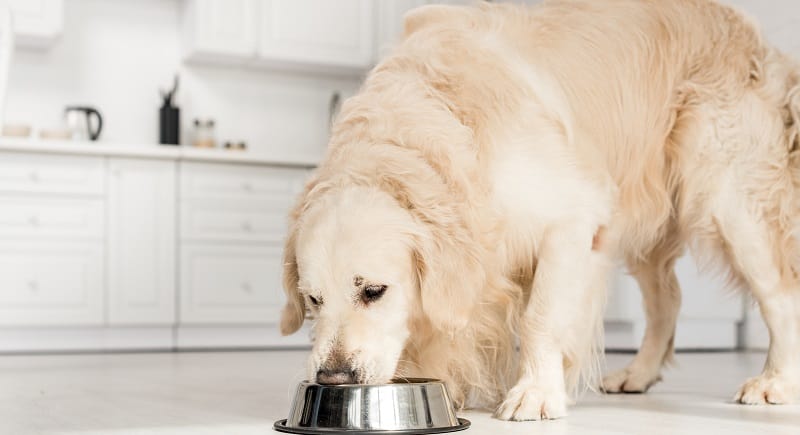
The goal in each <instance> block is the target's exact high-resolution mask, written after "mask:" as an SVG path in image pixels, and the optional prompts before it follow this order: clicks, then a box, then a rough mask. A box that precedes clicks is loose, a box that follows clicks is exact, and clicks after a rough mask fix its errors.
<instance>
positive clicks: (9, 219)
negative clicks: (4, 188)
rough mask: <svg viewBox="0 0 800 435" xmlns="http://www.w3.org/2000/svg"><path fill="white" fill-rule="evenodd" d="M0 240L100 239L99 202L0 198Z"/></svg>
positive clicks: (101, 232) (101, 228) (101, 211)
mask: <svg viewBox="0 0 800 435" xmlns="http://www.w3.org/2000/svg"><path fill="white" fill-rule="evenodd" d="M0 210H3V212H2V213H0V237H32V236H33V237H36V236H48V237H81V238H97V239H99V238H101V237H102V236H103V228H104V219H103V201H102V200H95V199H55V198H16V197H0Z"/></svg>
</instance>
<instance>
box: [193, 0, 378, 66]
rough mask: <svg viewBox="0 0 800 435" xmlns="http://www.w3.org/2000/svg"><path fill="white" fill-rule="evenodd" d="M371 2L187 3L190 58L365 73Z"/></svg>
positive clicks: (247, 0) (368, 59) (371, 35)
mask: <svg viewBox="0 0 800 435" xmlns="http://www.w3.org/2000/svg"><path fill="white" fill-rule="evenodd" d="M374 4H375V2H372V1H370V0H339V1H335V2H333V1H323V0H293V1H279V0H275V1H273V0H261V1H259V0H189V1H187V2H186V9H185V11H184V32H185V38H186V41H185V47H186V56H187V58H188V59H191V60H199V61H239V62H245V63H250V64H253V65H258V64H265V65H269V66H274V67H279V68H290V69H315V70H349V71H361V70H364V69H366V68H368V67H369V66H370V65H371V63H372V60H373V57H372V55H373V52H374V50H373V40H374V29H373V23H374Z"/></svg>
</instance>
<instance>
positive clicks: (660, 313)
mask: <svg viewBox="0 0 800 435" xmlns="http://www.w3.org/2000/svg"><path fill="white" fill-rule="evenodd" d="M666 234H668V235H667V238H666V239H663V240H662V241H661V243H659V244H658V245H657V246H656V247H655V249H653V250H652V251H650V253H649V254H648V255H647V256H646V257H645V259H644V260H640V261H636V262H629V265H628V267H629V268H630V270H631V271H632V273H633V274H634V275H635V276H636V280H637V281H638V282H639V287H640V288H641V291H642V299H643V302H644V309H645V314H646V318H647V326H646V329H645V333H644V339H643V340H642V346H641V347H640V348H639V352H637V353H636V357H635V358H634V359H633V361H632V362H631V363H630V364H629V365H628V366H627V367H626V368H624V369H622V370H619V371H616V372H613V373H611V374H609V375H607V376H606V377H604V378H603V383H602V386H601V389H602V390H603V391H604V392H606V393H643V392H645V391H647V389H648V388H650V386H652V385H653V384H655V383H656V382H658V381H659V380H661V375H660V372H661V367H662V366H663V365H664V363H665V362H666V361H668V360H669V359H670V358H671V357H672V352H673V349H674V347H673V344H674V343H673V341H674V338H675V324H676V322H677V320H678V310H679V308H680V304H681V289H680V286H679V285H678V279H677V277H676V276H675V271H674V266H675V260H676V258H677V257H678V256H679V255H680V254H681V252H682V243H681V241H680V239H679V238H678V237H674V235H675V234H676V232H675V231H674V230H673V229H670V231H667V232H666Z"/></svg>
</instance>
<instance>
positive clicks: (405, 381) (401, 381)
mask: <svg viewBox="0 0 800 435" xmlns="http://www.w3.org/2000/svg"><path fill="white" fill-rule="evenodd" d="M425 384H442V385H445V386H446V384H445V382H444V381H443V380H441V379H434V378H392V379H391V380H390V381H389V382H386V383H380V384H320V383H317V382H314V381H309V380H303V381H301V382H300V385H313V386H317V387H325V388H358V387H385V386H394V385H397V386H404V385H425Z"/></svg>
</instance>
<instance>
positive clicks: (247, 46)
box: [184, 0, 260, 60]
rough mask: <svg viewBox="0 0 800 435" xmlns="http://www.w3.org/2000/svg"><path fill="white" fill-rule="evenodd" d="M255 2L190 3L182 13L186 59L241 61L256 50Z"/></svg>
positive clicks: (194, 0) (207, 0) (219, 0)
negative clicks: (187, 57)
mask: <svg viewBox="0 0 800 435" xmlns="http://www.w3.org/2000/svg"><path fill="white" fill-rule="evenodd" d="M259 4H260V2H259V1H258V0H190V1H188V2H186V9H185V11H184V38H185V41H184V42H185V47H186V53H187V55H188V56H189V57H192V58H198V59H213V60H236V59H239V60H244V59H247V58H251V57H253V56H255V55H256V50H257V47H258V31H257V29H258V21H259V18H258V13H257V10H258V7H259Z"/></svg>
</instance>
